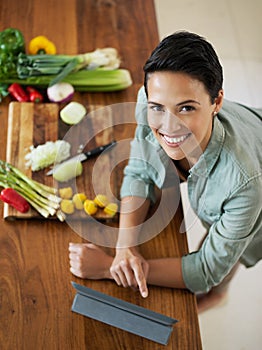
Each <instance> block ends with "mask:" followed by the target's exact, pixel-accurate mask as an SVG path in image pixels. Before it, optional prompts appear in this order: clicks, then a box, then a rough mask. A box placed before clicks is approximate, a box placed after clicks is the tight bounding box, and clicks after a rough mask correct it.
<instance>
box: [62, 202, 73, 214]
mask: <svg viewBox="0 0 262 350" xmlns="http://www.w3.org/2000/svg"><path fill="white" fill-rule="evenodd" d="M60 209H61V210H62V212H63V213H65V214H73V212H74V211H75V206H74V203H73V202H72V201H71V200H70V199H62V200H61V203H60Z"/></svg>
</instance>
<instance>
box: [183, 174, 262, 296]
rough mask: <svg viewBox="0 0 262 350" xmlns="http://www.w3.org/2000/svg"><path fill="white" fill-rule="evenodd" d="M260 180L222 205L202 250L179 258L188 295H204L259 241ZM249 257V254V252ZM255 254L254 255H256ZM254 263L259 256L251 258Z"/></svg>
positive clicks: (261, 205) (256, 180) (257, 250)
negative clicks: (196, 293) (219, 215)
mask: <svg viewBox="0 0 262 350" xmlns="http://www.w3.org/2000/svg"><path fill="white" fill-rule="evenodd" d="M261 198H262V183H261V176H258V177H254V178H253V179H251V180H250V181H248V183H246V184H244V185H242V186H241V187H240V188H239V189H238V190H237V191H236V192H235V193H234V194H233V195H232V197H231V198H230V199H228V200H227V202H226V203H225V205H224V208H223V212H222V214H221V217H220V218H219V219H218V220H217V221H216V222H214V223H213V224H212V225H211V227H210V229H209V232H208V235H207V237H206V239H205V241H204V242H203V244H202V247H201V248H200V250H199V251H197V252H192V253H190V254H188V255H185V256H183V258H182V273H183V278H184V281H185V284H186V286H187V288H188V289H189V290H191V291H192V292H208V291H209V290H210V289H211V288H212V287H213V286H216V285H218V284H219V283H221V281H222V280H223V279H224V278H225V277H226V276H227V275H228V273H229V272H230V270H231V269H232V268H233V266H234V265H235V264H236V263H237V262H238V261H239V260H240V259H241V256H242V255H244V254H245V251H246V249H247V248H248V246H249V245H250V244H252V241H253V240H254V238H255V241H256V242H257V244H260V248H261V249H257V247H256V252H260V253H259V254H260V255H262V240H261V238H260V239H258V238H257V237H258V235H259V236H260V237H261V234H262V232H261V230H262V228H261V207H262V203H261ZM251 254H252V252H251ZM256 254H257V253H256ZM254 258H255V259H256V260H259V259H261V258H262V256H256V257H254Z"/></svg>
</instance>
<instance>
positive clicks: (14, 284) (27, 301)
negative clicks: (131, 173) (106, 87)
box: [0, 0, 201, 350]
mask: <svg viewBox="0 0 262 350" xmlns="http://www.w3.org/2000/svg"><path fill="white" fill-rule="evenodd" d="M7 27H15V28H19V29H20V30H21V31H22V32H23V34H24V36H25V40H26V41H27V42H29V40H30V39H32V38H33V37H34V36H37V35H46V36H47V37H48V38H50V39H52V40H53V41H54V42H55V44H56V46H57V50H58V53H67V54H76V53H81V52H87V51H91V50H94V49H95V48H97V47H106V46H112V47H115V48H116V49H118V51H119V53H120V56H121V57H122V67H126V68H128V69H129V70H130V71H131V74H132V78H133V82H134V83H133V85H132V87H130V88H128V89H127V90H125V91H122V92H117V93H107V94H103V93H92V94H79V93H78V94H77V95H76V97H77V99H78V100H79V101H81V100H85V101H86V100H88V101H89V102H90V103H91V104H99V105H104V106H106V105H108V104H113V103H119V102H135V100H136V94H137V91H138V89H139V87H140V86H141V84H142V83H143V72H142V67H143V64H144V62H145V60H146V58H147V57H148V55H149V54H150V52H151V51H152V49H153V48H154V47H155V45H156V44H157V43H158V40H159V38H158V31H157V25H156V17H155V12H154V2H153V1H152V0H146V1H144V0H64V1H63V2H61V1H51V0H45V1H43V0H28V1H26V2H25V1H17V0H9V1H2V2H1V5H0V30H3V29H5V28H7ZM9 102H10V99H9V98H6V99H5V101H4V102H3V103H1V104H0V118H1V128H0V140H1V148H0V158H1V159H5V156H6V141H7V114H8V104H9ZM114 132H115V136H116V138H117V140H122V139H125V138H128V137H132V136H133V132H134V127H133V126H131V127H130V126H129V125H119V126H117V127H115V130H114ZM118 173H119V185H120V183H121V179H122V169H121V167H120V168H119V171H118ZM0 209H1V226H0V227H1V229H0V348H1V349H5V350H6V349H19V350H20V349H25V350H30V349H48V350H50V349H63V350H66V349H68V350H69V349H70V350H72V349H77V350H80V349H90V350H93V349H99V350H101V349H108V350H109V349H112V350H116V349H120V350H121V349H130V350H131V349H132V350H133V349H136V350H138V349H144V350H146V349H162V348H166V349H182V350H188V349H194V350H195V349H201V340H200V333H199V325H198V316H197V311H196V300H195V297H194V295H192V294H191V293H189V292H188V291H184V290H171V289H168V288H157V287H150V296H149V297H148V298H147V299H142V298H141V297H140V295H139V294H138V293H135V292H133V291H131V290H130V289H124V288H121V287H117V286H116V284H115V283H114V282H111V281H88V280H81V279H78V278H75V277H74V276H73V275H72V274H71V273H70V271H69V259H68V243H69V242H70V241H73V242H81V241H82V239H81V238H80V237H79V235H77V234H76V233H74V231H73V230H72V229H71V228H70V227H69V226H68V225H67V224H66V223H61V222H54V221H44V220H42V221H33V220H32V221H30V220H22V221H14V222H7V221H4V220H3V219H2V217H3V216H2V211H3V205H2V203H0ZM181 221H182V212H181V208H180V210H178V212H177V214H176V215H175V217H174V219H173V220H172V222H171V223H170V224H169V225H168V227H167V228H166V229H165V230H164V231H163V232H162V233H161V234H160V235H158V236H157V237H156V238H154V239H152V240H150V241H149V242H148V243H145V244H143V246H142V250H143V254H144V255H145V256H146V257H161V256H181V255H182V254H184V253H186V252H187V249H188V247H187V240H186V235H185V234H181V233H178V228H179V226H180V224H181ZM71 281H75V282H77V283H80V284H83V285H85V286H88V287H90V288H93V289H95V290H98V291H101V292H104V293H107V294H109V295H112V296H115V297H117V298H121V299H123V300H126V301H129V302H132V303H134V304H137V305H140V306H143V307H146V308H149V309H151V310H153V311H156V312H160V313H162V314H165V315H167V316H171V317H174V318H177V319H178V320H179V323H177V324H176V325H175V327H174V330H173V333H172V335H171V338H170V341H169V343H168V345H167V346H166V347H164V346H161V345H159V344H156V343H154V342H152V341H149V340H146V339H144V338H141V337H139V336H136V335H132V334H130V333H127V332H124V331H122V330H119V329H116V328H113V327H110V326H108V325H105V324H103V323H100V322H98V321H94V320H92V319H89V318H86V317H83V316H81V315H78V314H76V313H73V312H71V305H72V301H73V298H74V295H75V290H74V289H73V288H72V286H71Z"/></svg>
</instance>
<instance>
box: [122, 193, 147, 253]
mask: <svg viewBox="0 0 262 350" xmlns="http://www.w3.org/2000/svg"><path fill="white" fill-rule="evenodd" d="M149 206H150V201H149V200H148V199H145V198H142V197H135V196H134V197H131V196H130V197H125V198H123V199H122V201H121V210H120V220H119V234H118V241H117V249H118V248H125V247H132V246H136V245H138V244H139V233H140V231H141V225H142V224H143V222H144V220H145V218H146V216H147V213H148V210H149Z"/></svg>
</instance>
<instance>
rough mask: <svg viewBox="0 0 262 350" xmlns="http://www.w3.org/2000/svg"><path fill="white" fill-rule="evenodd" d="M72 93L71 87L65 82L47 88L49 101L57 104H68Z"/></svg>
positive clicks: (72, 88)
mask: <svg viewBox="0 0 262 350" xmlns="http://www.w3.org/2000/svg"><path fill="white" fill-rule="evenodd" d="M74 92H75V90H74V87H73V85H71V84H69V83H65V82H61V83H57V84H54V85H52V86H50V87H48V88H47V96H48V99H49V101H51V102H57V103H63V102H69V101H70V100H71V99H72V97H73V95H74Z"/></svg>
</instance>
